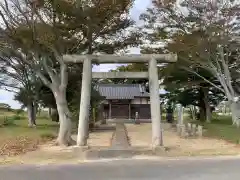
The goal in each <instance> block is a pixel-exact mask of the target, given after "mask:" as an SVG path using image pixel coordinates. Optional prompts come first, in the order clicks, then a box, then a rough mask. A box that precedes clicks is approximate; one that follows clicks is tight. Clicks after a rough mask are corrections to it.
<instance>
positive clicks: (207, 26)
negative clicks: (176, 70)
mask: <svg viewBox="0 0 240 180" xmlns="http://www.w3.org/2000/svg"><path fill="white" fill-rule="evenodd" d="M153 4H154V7H153V8H151V9H148V12H147V13H146V14H143V15H142V17H141V18H142V19H143V20H144V21H145V22H146V26H145V27H144V30H145V33H146V39H147V40H148V42H151V43H152V44H157V43H158V44H159V42H161V43H162V45H164V47H165V48H163V47H159V46H158V47H157V48H152V47H146V49H147V50H148V51H152V52H159V51H161V52H162V51H164V52H169V51H170V52H175V53H177V54H178V63H177V65H178V67H181V68H182V69H185V70H186V71H189V72H191V73H193V74H195V75H197V76H199V77H201V78H202V79H204V80H205V81H206V82H207V83H209V84H211V85H212V86H214V87H215V88H217V89H219V90H220V91H221V92H223V93H224V94H225V96H226V97H227V98H228V101H229V102H230V104H231V107H232V117H233V123H234V124H236V125H238V126H239V125H240V121H239V113H238V111H237V109H238V107H237V106H238V105H237V104H238V103H237V102H238V93H237V91H236V84H237V83H236V79H234V78H233V77H234V76H233V73H234V74H236V72H237V71H238V70H236V69H239V67H238V64H239V63H237V61H238V60H239V58H238V56H239V53H238V50H237V51H236V49H238V48H239V44H238V42H236V41H235V42H234V39H235V37H236V35H237V33H238V32H239V28H240V24H239V18H240V13H239V12H240V11H239V5H240V2H239V1H235V0H233V1H220V0H219V1H218V0H214V1H205V0H202V1H197V0H190V1H185V0H184V1H175V0H169V1H168V0H167V1H158V0H156V1H154V2H153ZM146 29H147V30H146ZM149 29H150V30H149ZM201 69H204V70H207V71H208V72H210V73H211V75H212V76H213V77H214V78H213V80H214V81H213V82H212V81H210V80H208V79H206V78H204V77H203V76H202V75H201V74H200V73H198V72H199V71H201ZM215 80H217V82H216V81H215Z"/></svg>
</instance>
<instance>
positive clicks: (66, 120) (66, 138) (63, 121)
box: [54, 91, 74, 146]
mask: <svg viewBox="0 0 240 180" xmlns="http://www.w3.org/2000/svg"><path fill="white" fill-rule="evenodd" d="M54 95H55V98H56V105H57V110H58V116H59V122H60V128H59V132H58V138H57V144H58V145H60V146H69V145H72V144H73V143H74V141H73V140H72V138H71V132H72V122H71V114H70V111H69V109H68V104H67V100H66V96H65V93H64V92H61V91H55V92H54Z"/></svg>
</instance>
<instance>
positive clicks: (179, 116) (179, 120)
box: [177, 104, 183, 125]
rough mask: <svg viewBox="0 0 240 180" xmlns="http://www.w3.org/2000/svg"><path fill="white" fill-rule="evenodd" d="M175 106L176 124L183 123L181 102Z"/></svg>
mask: <svg viewBox="0 0 240 180" xmlns="http://www.w3.org/2000/svg"><path fill="white" fill-rule="evenodd" d="M177 108H178V124H179V125H182V124H183V107H182V105H181V104H178V105H177Z"/></svg>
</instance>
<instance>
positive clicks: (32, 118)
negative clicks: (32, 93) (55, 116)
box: [27, 102, 36, 127]
mask: <svg viewBox="0 0 240 180" xmlns="http://www.w3.org/2000/svg"><path fill="white" fill-rule="evenodd" d="M27 113H28V126H29V127H33V126H36V111H35V107H34V105H33V102H31V103H29V104H28V105H27Z"/></svg>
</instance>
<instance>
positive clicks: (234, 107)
mask: <svg viewBox="0 0 240 180" xmlns="http://www.w3.org/2000/svg"><path fill="white" fill-rule="evenodd" d="M230 108H231V112H232V122H233V125H236V126H237V127H239V126H240V121H239V118H240V109H239V103H238V102H231V105H230Z"/></svg>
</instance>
